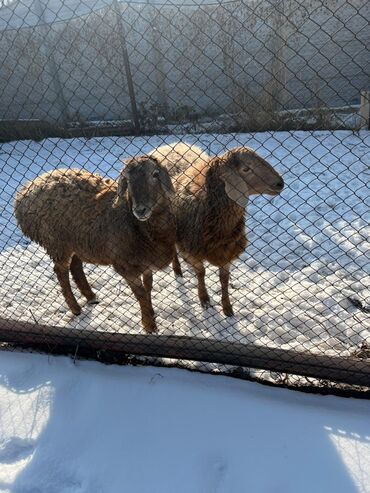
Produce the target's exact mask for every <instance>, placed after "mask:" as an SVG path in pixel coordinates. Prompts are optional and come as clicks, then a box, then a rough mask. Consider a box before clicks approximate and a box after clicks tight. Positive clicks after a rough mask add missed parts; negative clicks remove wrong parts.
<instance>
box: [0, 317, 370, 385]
mask: <svg viewBox="0 0 370 493" xmlns="http://www.w3.org/2000/svg"><path fill="white" fill-rule="evenodd" d="M0 341H2V342H8V343H20V344H22V345H23V346H27V345H30V346H32V345H35V344H36V345H37V344H43V345H45V344H46V345H49V346H50V347H55V346H63V347H64V348H68V349H69V350H70V351H71V352H74V351H75V348H76V346H77V345H78V346H79V347H80V348H83V349H89V350H94V351H99V350H100V351H101V350H106V351H112V352H115V353H120V354H132V355H140V356H153V357H165V358H176V359H182V360H194V361H204V362H209V363H219V364H227V365H235V366H243V367H249V368H258V369H264V370H271V371H277V372H283V373H292V374H296V375H302V376H307V377H314V378H319V379H328V380H333V381H338V382H342V383H348V384H351V385H363V386H370V361H369V360H361V359H358V358H353V357H340V356H327V355H323V354H318V355H315V354H312V353H301V352H297V351H293V350H291V349H288V350H285V349H280V348H269V347H265V346H257V345H255V344H242V343H240V342H226V341H217V340H215V339H205V338H199V337H190V336H189V337H188V336H165V335H147V334H127V333H126V334H122V333H117V332H100V331H95V330H86V329H83V330H80V329H71V328H68V327H51V326H46V325H39V324H33V323H29V322H20V321H15V320H9V319H3V318H0Z"/></svg>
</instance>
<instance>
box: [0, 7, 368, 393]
mask: <svg viewBox="0 0 370 493" xmlns="http://www.w3.org/2000/svg"><path fill="white" fill-rule="evenodd" d="M368 19H369V3H368V2H367V1H366V0H327V1H325V2H322V1H318V0H309V1H307V0H261V1H259V2H256V1H246V0H242V1H239V0H235V1H230V2H221V1H219V2H218V1H217V0H215V1H213V2H212V1H211V2H202V1H201V0H199V1H194V2H192V1H186V2H180V1H178V2H177V1H174V0H171V1H170V0H168V1H166V0H161V1H160V2H159V1H158V2H157V1H150V2H140V1H134V2H119V1H117V0H97V1H95V2H82V1H79V0H49V1H46V0H27V1H22V2H21V1H18V0H3V1H0V31H1V37H0V93H1V99H0V164H1V167H0V180H1V188H2V191H1V198H0V207H1V215H0V225H1V234H0V263H1V281H2V282H1V286H0V310H1V312H0V313H1V320H0V322H1V323H0V340H1V341H3V343H4V347H5V346H6V344H7V345H8V346H6V347H10V346H9V344H18V345H23V346H29V347H31V346H32V347H37V348H40V349H43V350H46V351H48V352H53V351H59V352H63V351H64V352H71V351H72V353H74V354H87V355H90V356H91V354H93V355H94V357H96V358H98V359H99V358H100V359H102V360H104V359H105V360H110V361H122V358H123V359H125V358H124V357H123V356H122V355H124V354H128V355H136V356H144V357H149V358H152V359H149V360H148V359H147V360H146V361H149V362H151V363H153V362H154V363H158V362H159V363H161V364H176V365H182V366H185V367H187V368H195V369H206V370H207V371H218V372H224V371H230V372H232V373H233V374H238V375H241V374H243V375H246V374H248V375H251V374H253V375H254V376H257V377H260V378H264V379H272V380H274V381H279V382H285V383H286V382H287V381H288V380H289V379H292V378H293V377H292V376H289V375H300V376H301V377H302V376H303V377H307V378H310V379H311V380H309V382H310V384H314V385H318V386H319V385H323V381H324V380H325V381H326V384H325V385H329V384H328V381H329V380H332V381H337V382H342V383H347V384H350V385H352V386H362V387H370V367H369V357H370V320H369V313H370V275H369V274H370V272H369V271H370V227H369V223H370V194H369V177H370V158H369V156H370V133H369V100H370V98H369V89H370V87H369V80H370V78H369V70H368V67H369V66H370V55H369V45H370V28H369V23H368ZM73 170H74V171H73ZM76 170H78V171H76ZM45 173H47V174H45ZM97 175H99V176H100V177H101V178H99V176H97ZM17 193H18V194H17ZM82 265H83V267H82ZM83 269H84V270H83ZM84 272H85V273H86V277H85V274H84ZM229 277H230V279H229ZM72 279H73V282H72V283H71V280H72ZM104 355H105V356H104ZM103 356H104V357H103ZM130 358H131V357H129V359H128V361H133V359H132V358H131V359H130ZM161 358H164V359H161ZM135 361H136V360H135ZM301 377H300V378H301ZM301 381H303V379H301Z"/></svg>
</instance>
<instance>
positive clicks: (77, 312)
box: [71, 307, 82, 316]
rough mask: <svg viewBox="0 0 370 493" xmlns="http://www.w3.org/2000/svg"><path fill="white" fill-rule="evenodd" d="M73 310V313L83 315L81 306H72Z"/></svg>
mask: <svg viewBox="0 0 370 493" xmlns="http://www.w3.org/2000/svg"><path fill="white" fill-rule="evenodd" d="M71 312H72V313H73V315H76V316H78V315H81V313H82V310H81V308H80V307H74V308H71Z"/></svg>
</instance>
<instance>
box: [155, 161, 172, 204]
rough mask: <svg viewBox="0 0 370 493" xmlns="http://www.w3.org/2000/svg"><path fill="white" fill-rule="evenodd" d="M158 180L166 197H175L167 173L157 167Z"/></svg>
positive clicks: (162, 168)
mask: <svg viewBox="0 0 370 493" xmlns="http://www.w3.org/2000/svg"><path fill="white" fill-rule="evenodd" d="M159 180H160V182H161V185H162V189H163V191H164V192H165V194H166V195H167V197H169V198H171V197H173V196H174V195H175V189H174V187H173V184H172V181H171V178H170V175H169V174H168V171H167V170H166V169H165V168H164V167H163V166H159Z"/></svg>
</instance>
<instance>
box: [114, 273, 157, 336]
mask: <svg viewBox="0 0 370 493" xmlns="http://www.w3.org/2000/svg"><path fill="white" fill-rule="evenodd" d="M118 273H119V272H118ZM121 275H122V274H121ZM123 277H125V279H126V281H127V283H128V285H129V286H130V288H131V290H132V292H133V293H134V295H135V298H136V299H137V301H138V302H139V304H140V309H141V321H142V324H143V327H144V330H145V332H148V333H152V332H155V331H156V330H157V326H156V323H155V318H154V310H153V306H152V302H151V299H150V296H149V294H148V291H147V290H146V289H145V287H144V286H143V283H142V281H141V279H140V277H134V278H129V277H126V276H123Z"/></svg>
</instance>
